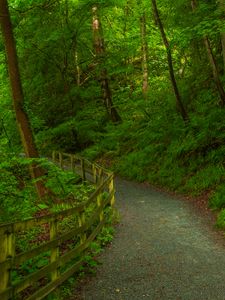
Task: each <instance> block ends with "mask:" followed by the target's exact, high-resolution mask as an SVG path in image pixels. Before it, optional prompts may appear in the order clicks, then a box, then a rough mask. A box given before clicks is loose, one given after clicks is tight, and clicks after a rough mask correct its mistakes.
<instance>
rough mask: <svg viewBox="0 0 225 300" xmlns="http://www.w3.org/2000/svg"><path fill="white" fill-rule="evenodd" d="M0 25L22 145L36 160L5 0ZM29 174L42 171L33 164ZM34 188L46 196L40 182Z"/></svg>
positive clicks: (1, 4)
mask: <svg viewBox="0 0 225 300" xmlns="http://www.w3.org/2000/svg"><path fill="white" fill-rule="evenodd" d="M0 25H1V29H2V35H3V38H4V43H5V51H6V55H7V59H8V71H9V78H10V84H11V89H12V96H13V105H14V110H15V115H16V121H17V126H18V129H19V133H20V137H21V141H22V145H23V148H24V151H25V154H26V156H27V157H29V158H38V157H39V154H38V151H37V148H36V146H35V142H34V137H33V133H32V130H31V126H30V122H29V118H28V115H27V113H26V111H25V109H24V95H23V89H22V83H21V77H20V72H19V66H18V58H17V52H16V44H15V40H14V36H13V29H12V23H11V19H10V14H9V9H8V3H7V0H0ZM30 172H31V176H32V178H33V179H38V178H39V177H40V176H42V175H43V170H42V169H41V168H40V167H38V166H37V165H36V164H33V165H32V166H31V167H30ZM35 186H36V189H37V192H38V195H39V197H43V196H44V195H45V194H46V189H45V186H44V184H43V182H42V180H37V181H36V183H35Z"/></svg>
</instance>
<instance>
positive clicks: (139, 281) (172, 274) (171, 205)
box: [71, 179, 225, 300]
mask: <svg viewBox="0 0 225 300" xmlns="http://www.w3.org/2000/svg"><path fill="white" fill-rule="evenodd" d="M116 190H117V207H118V209H119V211H120V213H121V223H120V224H119V225H118V227H117V230H116V235H115V239H114V240H113V243H112V245H111V246H110V247H109V248H107V249H106V250H105V251H104V253H103V254H101V255H100V257H99V260H100V262H101V263H102V265H101V266H99V267H98V268H97V275H96V276H95V277H93V278H91V279H89V280H88V281H87V282H86V283H85V284H82V287H81V290H80V291H79V293H78V292H75V295H76V296H74V297H72V298H71V299H84V300H92V299H93V300H111V299H112V300H140V299H152V300H164V299H165V300H167V299H171V300H178V299H182V300H189V299H190V300H208V299H210V300H224V299H225V239H223V237H222V236H221V234H218V233H217V232H216V230H215V229H214V228H213V225H212V220H211V219H210V217H209V216H205V215H204V216H201V214H200V213H199V212H198V211H197V210H196V209H195V208H194V207H193V205H192V204H191V203H189V202H188V201H182V200H180V199H176V198H174V197H172V196H169V195H167V194H165V193H162V192H158V191H155V190H154V189H152V188H151V187H147V186H145V185H141V184H137V183H133V182H129V181H126V180H122V179H117V180H116Z"/></svg>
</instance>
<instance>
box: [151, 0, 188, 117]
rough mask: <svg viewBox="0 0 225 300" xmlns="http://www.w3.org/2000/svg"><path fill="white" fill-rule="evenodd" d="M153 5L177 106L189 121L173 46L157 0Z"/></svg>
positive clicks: (153, 0) (153, 1) (154, 0)
mask: <svg viewBox="0 0 225 300" xmlns="http://www.w3.org/2000/svg"><path fill="white" fill-rule="evenodd" d="M152 7H153V12H154V16H155V20H156V23H157V25H158V27H159V30H160V33H161V36H162V40H163V43H164V46H165V48H166V51H167V60H168V66H169V72H170V80H171V83H172V86H173V90H174V94H175V97H176V104H177V108H178V111H179V112H180V114H181V116H182V118H183V120H184V122H186V121H188V114H187V111H186V109H185V108H184V105H183V102H182V100H181V96H180V92H179V89H178V86H177V82H176V78H175V75H174V68H173V59H172V53H171V46H170V43H169V41H168V39H167V36H166V33H165V30H164V27H163V23H162V21H161V18H160V15H159V10H158V7H157V3H156V0H152Z"/></svg>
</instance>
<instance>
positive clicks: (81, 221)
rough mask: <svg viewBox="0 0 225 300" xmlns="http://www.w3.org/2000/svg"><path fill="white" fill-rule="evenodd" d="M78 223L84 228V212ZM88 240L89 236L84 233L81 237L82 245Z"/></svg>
mask: <svg viewBox="0 0 225 300" xmlns="http://www.w3.org/2000/svg"><path fill="white" fill-rule="evenodd" d="M78 223H79V227H82V226H83V225H85V214H84V212H82V213H80V214H79V215H78ZM86 239H87V235H86V233H85V232H84V233H82V234H81V235H80V243H81V244H83V243H84V242H85V241H86Z"/></svg>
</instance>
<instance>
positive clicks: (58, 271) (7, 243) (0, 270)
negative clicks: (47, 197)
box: [0, 152, 115, 300]
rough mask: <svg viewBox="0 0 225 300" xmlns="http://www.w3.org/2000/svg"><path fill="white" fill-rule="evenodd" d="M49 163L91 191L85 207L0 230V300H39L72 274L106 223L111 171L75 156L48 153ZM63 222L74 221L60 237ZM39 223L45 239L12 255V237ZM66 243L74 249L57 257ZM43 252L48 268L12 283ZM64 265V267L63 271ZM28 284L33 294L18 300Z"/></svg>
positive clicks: (111, 194)
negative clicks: (73, 174)
mask: <svg viewBox="0 0 225 300" xmlns="http://www.w3.org/2000/svg"><path fill="white" fill-rule="evenodd" d="M52 158H53V161H54V162H55V163H57V164H58V165H59V166H60V167H61V168H64V169H70V170H72V171H74V170H78V173H80V176H81V178H82V180H83V181H90V182H92V183H94V184H95V186H96V189H95V191H94V192H93V193H92V194H91V195H90V197H89V198H88V200H87V201H86V202H85V203H82V204H79V205H77V206H75V207H71V208H69V209H65V210H63V211H61V212H57V213H51V214H48V215H45V216H41V217H36V218H30V219H27V220H24V221H19V222H13V223H6V224H2V225H0V299H1V300H8V299H11V298H13V297H15V296H21V297H22V299H27V300H28V299H30V300H31V299H35V300H36V299H43V298H44V297H46V296H47V295H48V294H49V293H50V292H52V291H53V290H54V289H56V287H57V286H59V285H60V284H62V283H63V282H64V281H65V280H66V279H67V278H68V277H70V276H71V275H72V274H73V273H74V272H76V271H78V270H79V268H80V266H81V265H82V253H83V252H84V251H85V250H86V249H87V248H88V247H89V245H90V243H91V242H92V241H93V240H94V239H95V237H96V235H97V234H98V233H99V232H100V231H101V229H102V227H103V226H104V224H105V222H106V221H107V215H106V214H105V212H104V209H105V207H106V206H107V205H111V207H113V206H114V202H115V196H114V194H115V191H114V183H113V180H114V178H113V173H112V172H110V171H108V170H106V169H104V168H102V167H101V166H99V165H97V164H94V163H91V162H89V161H88V160H87V159H84V158H82V157H80V156H78V155H73V154H67V153H61V152H53V155H52ZM103 195H104V197H103ZM90 205H91V206H92V207H93V211H92V213H91V215H89V217H88V218H85V212H86V209H87V208H88V207H89V206H90ZM67 217H73V218H74V219H73V221H74V225H73V226H72V228H71V226H70V228H69V229H68V230H67V231H66V232H63V233H60V231H59V225H60V222H62V221H63V220H64V219H65V218H67ZM43 224H48V225H47V228H48V231H49V233H48V234H49V240H48V241H46V242H45V243H43V244H42V245H40V246H37V247H36V248H34V249H31V250H28V251H24V252H22V253H19V254H17V253H16V238H17V235H18V234H20V233H21V232H22V233H23V232H26V231H28V230H31V229H33V228H35V227H37V226H39V227H40V226H42V225H43ZM68 241H73V244H74V246H73V248H72V249H71V248H70V250H68V249H67V251H66V252H65V253H62V249H61V248H62V245H64V244H65V243H67V242H68ZM64 251H65V250H64ZM43 253H46V256H47V257H48V263H47V264H46V265H45V266H43V267H42V268H40V269H38V270H36V271H34V272H33V273H31V274H29V275H27V276H22V278H21V279H20V280H19V281H17V282H12V276H11V274H12V271H13V270H18V269H19V268H20V266H21V265H22V264H23V263H26V262H27V261H28V260H30V259H35V258H36V259H37V257H38V256H39V255H41V254H43ZM68 263H69V267H67V264H68ZM66 267H67V269H66ZM65 269H66V270H65ZM43 278H45V280H44V281H43V282H45V284H42V285H41V286H38V284H39V283H38V282H39V280H41V279H43ZM34 285H37V288H36V290H35V289H34V290H33V292H32V293H31V292H30V296H29V297H28V298H26V297H24V295H25V294H26V293H25V294H23V292H24V291H25V290H26V289H27V288H29V289H30V287H32V286H34ZM31 290H32V289H31Z"/></svg>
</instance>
